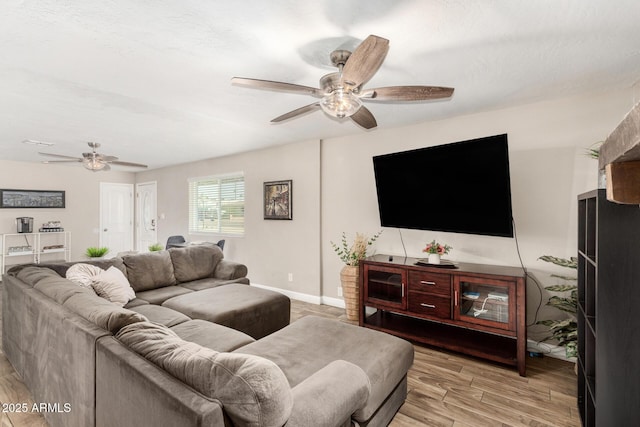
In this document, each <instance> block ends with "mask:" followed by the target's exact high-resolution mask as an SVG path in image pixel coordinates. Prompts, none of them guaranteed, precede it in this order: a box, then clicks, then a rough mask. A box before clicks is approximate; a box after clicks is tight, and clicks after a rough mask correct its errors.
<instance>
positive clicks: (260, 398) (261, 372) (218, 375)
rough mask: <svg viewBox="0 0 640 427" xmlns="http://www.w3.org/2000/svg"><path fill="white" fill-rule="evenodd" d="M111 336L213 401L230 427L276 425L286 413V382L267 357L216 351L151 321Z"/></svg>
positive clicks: (288, 399)
mask: <svg viewBox="0 0 640 427" xmlns="http://www.w3.org/2000/svg"><path fill="white" fill-rule="evenodd" d="M116 338H118V339H119V340H120V341H121V342H122V343H123V344H125V345H126V346H128V347H129V348H131V349H132V350H133V351H135V352H136V353H138V354H140V355H142V356H144V357H145V358H147V359H148V360H149V361H151V362H153V363H154V364H156V365H157V366H159V367H160V368H162V369H164V370H165V371H167V372H168V373H169V374H171V375H173V376H174V377H176V378H178V379H179V380H181V381H182V382H184V383H185V384H187V385H189V386H191V387H193V388H194V389H196V390H197V391H199V392H200V393H202V394H204V395H205V396H207V397H210V398H213V399H217V400H219V401H220V402H221V403H222V405H223V408H224V411H225V414H226V415H227V416H228V417H229V418H230V419H231V421H232V422H233V425H242V426H255V427H257V426H281V425H284V424H285V422H286V421H287V419H288V418H289V416H290V415H291V410H292V408H293V396H292V393H291V388H290V387H289V382H288V381H287V379H286V377H285V376H284V373H283V372H282V371H281V370H280V368H279V367H278V366H277V365H276V364H275V363H273V362H271V361H269V360H267V359H264V358H262V357H258V356H251V355H246V354H236V353H219V352H217V351H214V350H211V349H209V348H206V347H202V346H200V345H198V344H196V343H193V342H189V341H184V340H182V339H181V338H180V337H178V335H176V334H175V332H173V331H172V330H170V329H168V328H165V327H163V326H160V325H157V324H155V323H151V322H140V323H136V324H131V325H128V326H125V327H124V328H122V329H121V330H120V332H118V334H116Z"/></svg>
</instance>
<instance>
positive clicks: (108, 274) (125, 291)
mask: <svg viewBox="0 0 640 427" xmlns="http://www.w3.org/2000/svg"><path fill="white" fill-rule="evenodd" d="M91 287H92V288H93V290H94V291H96V294H98V296H100V297H102V298H104V299H106V300H108V301H111V302H112V303H114V304H117V305H119V306H120V307H123V306H124V305H125V304H126V303H128V302H129V301H131V300H132V299H134V298H135V297H136V293H135V292H133V289H132V288H131V285H130V284H129V281H128V280H127V278H126V277H125V276H124V273H123V272H122V271H120V270H118V269H117V268H116V267H113V266H111V267H109V268H107V269H106V270H102V272H101V273H99V274H97V275H95V276H93V277H92V278H91Z"/></svg>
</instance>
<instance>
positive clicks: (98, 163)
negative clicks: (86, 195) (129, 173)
mask: <svg viewBox="0 0 640 427" xmlns="http://www.w3.org/2000/svg"><path fill="white" fill-rule="evenodd" d="M87 144H88V145H89V147H91V152H90V153H82V157H72V156H65V155H62V154H53V153H38V154H41V155H43V156H51V157H56V158H59V159H65V160H44V161H43V162H42V163H47V164H48V163H82V166H83V167H84V168H85V169H87V170H90V171H92V172H98V171H105V172H106V171H108V170H111V166H109V165H119V166H131V167H136V168H146V167H147V165H143V164H141V163H131V162H122V161H119V160H118V158H117V157H115V156H105V155H104V154H100V153H98V152H97V149H98V147H100V144H98V143H97V142H88V143H87Z"/></svg>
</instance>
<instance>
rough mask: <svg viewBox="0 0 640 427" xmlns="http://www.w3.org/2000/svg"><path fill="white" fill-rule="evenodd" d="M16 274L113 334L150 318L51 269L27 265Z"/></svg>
mask: <svg viewBox="0 0 640 427" xmlns="http://www.w3.org/2000/svg"><path fill="white" fill-rule="evenodd" d="M16 277H17V278H18V279H20V280H22V281H23V282H25V283H29V284H31V286H33V287H34V288H35V289H36V290H38V291H40V292H42V293H43V294H45V295H46V296H48V297H49V298H51V299H52V300H54V301H55V302H57V303H58V304H61V305H63V306H64V307H66V308H67V309H69V310H70V311H72V312H74V313H76V314H78V315H80V316H81V317H83V318H84V319H85V320H88V321H90V322H92V323H94V324H95V325H97V326H99V327H101V328H102V329H105V330H107V331H109V332H111V333H112V334H115V333H116V332H118V331H119V330H120V328H122V327H123V326H126V325H129V324H131V323H136V322H142V321H146V320H147V318H146V317H144V316H143V315H141V314H139V313H136V312H134V311H131V310H127V309H125V308H122V307H118V306H117V305H116V304H114V303H112V302H109V301H107V300H106V299H104V298H100V297H99V296H98V295H96V294H95V292H93V290H90V289H88V288H85V287H82V286H78V285H77V284H76V283H73V282H72V281H70V280H68V279H65V278H64V277H60V276H59V275H58V273H56V272H55V271H53V270H50V269H48V268H42V267H33V266H32V267H26V268H24V269H22V270H20V272H18V274H17V275H16Z"/></svg>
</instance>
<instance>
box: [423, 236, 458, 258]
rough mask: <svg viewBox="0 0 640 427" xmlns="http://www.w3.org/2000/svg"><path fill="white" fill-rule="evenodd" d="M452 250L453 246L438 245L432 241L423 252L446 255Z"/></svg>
mask: <svg viewBox="0 0 640 427" xmlns="http://www.w3.org/2000/svg"><path fill="white" fill-rule="evenodd" d="M451 249H453V248H452V247H451V246H449V245H446V244H445V245H443V244H441V243H438V242H436V241H435V239H434V240H432V241H431V243H427V246H426V247H425V248H424V249H423V250H422V252H426V253H428V254H438V255H444V254H448V253H449V251H450V250H451Z"/></svg>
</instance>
